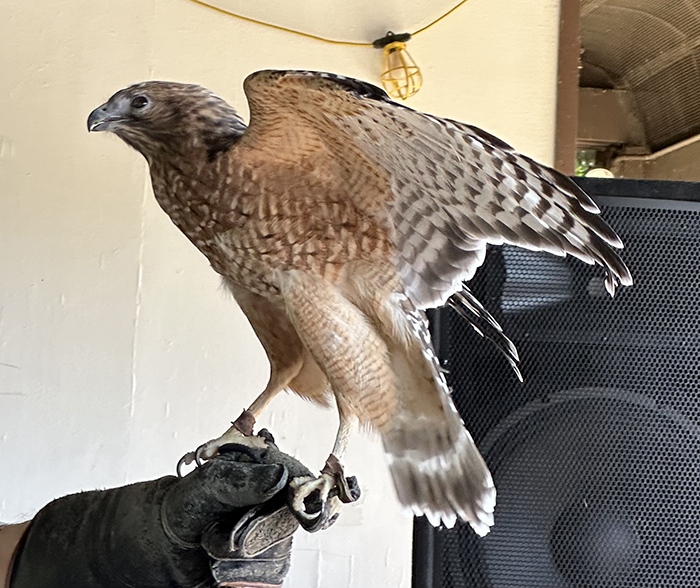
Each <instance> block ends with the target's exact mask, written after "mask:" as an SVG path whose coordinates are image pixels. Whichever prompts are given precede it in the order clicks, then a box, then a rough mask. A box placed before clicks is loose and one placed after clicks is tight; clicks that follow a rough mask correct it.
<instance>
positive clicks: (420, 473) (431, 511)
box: [382, 419, 496, 536]
mask: <svg viewBox="0 0 700 588" xmlns="http://www.w3.org/2000/svg"><path fill="white" fill-rule="evenodd" d="M457 424H458V425H459V427H458V428H455V427H450V426H446V425H447V423H444V422H442V423H436V422H430V421H429V420H428V419H424V420H421V419H417V420H415V421H413V422H405V423H403V424H402V426H399V427H394V428H393V429H392V430H390V431H387V432H386V433H384V434H383V435H382V439H383V442H384V449H385V451H386V453H387V455H388V461H389V470H390V472H391V476H392V478H393V481H394V487H395V488H396V493H397V496H398V498H399V501H400V502H401V503H402V504H403V505H404V506H406V507H407V508H410V509H411V511H412V512H413V514H414V515H416V516H421V515H425V516H426V518H427V519H428V521H429V522H430V523H431V524H432V525H434V526H438V525H439V524H440V523H441V522H442V523H443V524H444V525H445V526H446V527H448V528H451V527H452V526H454V524H455V522H456V521H457V520H462V521H464V522H467V523H469V524H470V525H471V527H472V529H474V531H475V532H476V533H477V534H478V535H479V536H484V535H486V534H487V533H488V532H489V529H490V527H491V526H492V525H493V511H494V507H495V505H496V489H495V488H494V485H493V480H492V479H491V474H490V473H489V470H488V468H487V467H486V464H485V462H484V460H483V458H482V457H481V454H480V453H479V450H478V449H477V447H476V445H475V444H474V441H473V440H472V438H471V436H470V435H469V433H468V432H467V431H466V429H464V427H463V426H462V425H461V423H457Z"/></svg>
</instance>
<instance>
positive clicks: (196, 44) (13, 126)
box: [0, 0, 558, 588]
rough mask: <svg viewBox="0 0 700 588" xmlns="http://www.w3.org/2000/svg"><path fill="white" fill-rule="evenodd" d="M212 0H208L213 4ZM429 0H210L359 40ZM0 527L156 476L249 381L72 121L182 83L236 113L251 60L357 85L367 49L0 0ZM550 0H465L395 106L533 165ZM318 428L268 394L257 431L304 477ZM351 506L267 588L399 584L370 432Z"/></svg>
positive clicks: (545, 99) (191, 10) (374, 55)
mask: <svg viewBox="0 0 700 588" xmlns="http://www.w3.org/2000/svg"><path fill="white" fill-rule="evenodd" d="M224 1H225V0H222V2H224ZM451 4H452V2H451V1H447V0H443V1H441V2H430V1H429V0H423V1H420V2H418V1H414V2H410V3H409V2H400V1H399V0H385V1H383V2H377V1H376V0H353V1H343V2H327V1H324V0H313V2H311V1H309V2H303V3H302V2H289V0H275V1H267V2H255V3H254V2H244V1H243V0H239V1H237V2H236V1H234V0H228V1H227V3H226V4H224V5H225V6H228V7H230V8H232V9H235V10H240V11H245V12H246V13H247V14H249V15H251V16H255V17H258V18H262V19H267V20H269V21H274V22H278V23H284V24H287V25H290V26H294V27H299V28H303V29H304V30H307V31H309V32H314V33H317V34H323V35H329V36H335V37H343V38H351V39H357V40H372V39H373V38H376V37H378V36H381V35H383V33H384V32H385V31H386V30H387V29H392V30H394V31H395V32H397V31H403V30H407V29H408V30H412V29H415V28H417V27H419V26H422V24H424V23H425V22H426V21H428V20H430V19H431V18H434V17H435V16H437V15H438V14H440V12H441V11H444V10H446V9H447V8H448V7H449V6H450V5H451ZM0 8H1V9H2V13H3V24H2V25H1V27H2V28H0V79H2V90H1V91H0V472H1V473H0V520H5V521H15V520H21V519H23V518H27V517H30V516H32V514H33V513H35V512H36V511H37V510H38V509H39V508H40V507H41V506H42V505H43V504H44V503H46V502H47V501H49V500H51V499H52V498H54V497H56V496H59V495H62V494H64V493H68V492H74V491H77V490H81V489H88V488H96V487H109V486H115V485H120V484H124V483H126V482H131V481H136V480H142V479H148V478H153V477H157V476H161V475H164V474H169V473H172V472H173V470H174V466H175V463H176V461H177V459H178V457H179V456H180V455H181V454H183V453H184V452H186V451H188V450H190V449H192V448H193V447H195V446H196V445H197V444H198V443H199V442H201V441H203V440H206V439H209V438H211V437H212V436H215V435H217V434H219V433H220V432H222V431H223V429H224V428H226V426H227V424H228V421H229V420H231V419H233V418H235V417H236V416H237V415H238V413H239V411H240V410H241V409H242V408H243V407H244V406H245V405H247V404H248V403H249V402H250V401H251V400H252V399H253V398H254V397H255V396H256V395H257V393H258V392H259V391H260V390H261V389H262V387H263V386H264V384H265V382H266V379H267V370H268V368H267V363H266V360H265V357H264V354H263V352H262V350H261V348H260V347H259V344H258V343H257V341H256V339H255V337H254V335H253V333H252V331H251V330H250V328H249V327H248V325H247V323H246V321H245V319H244V317H243V316H242V314H241V313H240V311H239V310H238V308H237V307H236V305H235V304H234V303H233V302H232V301H231V300H229V299H228V297H227V296H226V295H225V294H224V293H223V292H222V291H221V289H220V288H219V284H218V279H217V277H216V275H215V274H214V272H213V271H211V270H210V269H209V268H208V266H207V264H206V261H205V260H204V258H203V257H202V256H201V255H200V254H199V253H198V252H197V251H196V250H195V249H194V248H193V247H192V246H191V245H190V244H189V243H188V242H187V241H186V240H185V238H184V237H183V236H182V235H181V234H179V232H178V231H177V230H176V229H175V228H174V227H173V226H172V225H171V223H170V221H169V220H168V219H167V218H166V217H165V215H164V214H163V213H162V212H161V211H160V209H158V207H157V205H156V204H155V202H154V200H153V197H152V194H151V191H150V186H149V185H148V180H147V174H146V167H145V164H144V162H143V161H142V159H141V158H140V156H139V155H138V154H136V153H135V152H133V151H130V150H129V149H128V148H127V147H126V146H125V145H124V144H122V143H121V141H119V140H118V139H117V138H116V137H113V136H106V135H104V134H102V135H88V133H87V132H86V128H85V122H86V117H87V114H88V113H89V112H90V110H91V109H92V108H94V107H95V106H97V105H99V104H100V103H101V102H103V101H104V100H106V99H107V98H108V97H109V96H110V95H111V94H112V93H113V92H114V91H116V90H117V89H119V88H121V87H123V86H125V85H128V84H130V83H133V82H136V81H139V80H143V79H148V78H158V79H172V80H180V81H191V82H197V83H201V84H203V85H206V86H208V87H210V88H212V89H214V90H215V91H216V92H217V93H219V94H220V95H222V96H224V97H226V98H227V99H229V100H230V101H231V102H232V103H233V104H235V105H237V106H238V107H239V108H240V109H241V110H242V111H243V112H245V98H244V96H243V92H242V89H241V82H242V80H243V78H244V77H245V75H246V74H248V73H249V72H251V71H254V70H256V69H260V68H269V67H277V68H303V69H323V70H329V71H335V72H338V73H343V74H347V75H352V76H356V77H360V78H364V79H366V80H369V81H374V82H376V81H377V76H378V66H379V61H380V53H379V52H378V51H376V50H372V49H361V48H360V49H358V48H349V47H335V46H330V45H325V44H319V43H318V42H315V41H311V40H307V39H301V38H298V37H293V36H289V35H287V34H284V33H279V32H276V31H271V30H268V29H263V28H260V27H258V26H255V25H252V24H247V23H243V22H240V21H236V20H233V19H230V18H226V17H223V16H221V15H219V14H216V13H214V12H212V11H207V10H205V9H203V8H201V7H199V6H196V5H194V4H191V3H189V2H187V1H186V0H120V1H119V2H106V1H99V0H54V2H50V3H49V2H27V1H26V0H0ZM557 26H558V2H557V0H518V2H513V1H512V0H471V2H469V3H468V4H467V5H465V6H464V7H462V8H461V9H460V10H459V11H457V12H456V13H454V14H453V15H452V16H451V17H450V18H448V19H447V20H445V21H443V22H442V23H440V24H439V25H438V26H437V27H436V28H434V29H432V30H430V31H427V32H425V33H424V34H423V35H421V36H418V37H416V38H415V39H414V40H413V41H412V42H411V44H410V50H411V52H412V54H413V57H414V58H415V59H416V61H418V62H419V64H420V65H421V66H422V68H423V73H424V79H425V86H424V88H423V90H421V92H420V93H419V94H418V95H417V96H416V97H415V98H413V99H412V100H411V101H410V105H412V106H414V107H416V108H419V109H423V110H428V111H431V112H434V113H436V114H441V115H446V116H450V117H452V118H457V119H461V120H464V121H467V122H471V123H475V124H478V125H480V126H482V127H484V128H486V129H487V130H489V131H491V132H493V133H495V134H497V135H499V136H501V137H502V138H504V139H505V140H507V141H509V142H511V143H512V144H514V145H515V146H516V147H517V148H519V149H520V150H522V151H525V152H526V153H528V154H530V155H532V156H534V157H536V158H538V159H540V160H542V161H545V162H550V161H551V159H552V153H553V125H554V104H555V89H556V71H555V70H556V39H557ZM336 423H337V419H336V417H335V415H334V414H333V413H332V412H324V411H321V410H317V409H314V408H312V407H310V406H308V405H306V404H305V403H303V402H302V401H300V400H297V399H294V398H289V397H285V398H280V399H278V400H277V401H275V403H274V404H273V406H272V409H271V410H270V411H269V413H268V414H267V415H266V417H265V418H264V419H263V423H262V424H263V425H267V426H269V427H270V428H271V429H272V430H273V432H274V433H275V434H276V436H277V438H278V441H279V443H280V445H281V447H282V448H283V449H286V450H287V451H289V452H292V453H294V454H295V455H297V456H298V457H300V458H301V459H303V460H304V461H305V462H306V463H307V464H309V465H310V466H311V467H312V468H317V467H320V466H321V465H322V463H323V461H324V459H325V457H326V455H327V453H328V451H329V449H330V447H331V444H332V440H333V436H334V430H335V427H336ZM346 465H347V470H348V472H349V473H352V474H357V475H358V477H359V479H360V482H361V484H362V488H363V490H364V497H363V499H362V501H361V504H359V505H356V506H352V507H348V508H346V510H345V512H344V513H343V515H342V517H341V519H340V521H339V522H338V524H337V525H335V527H333V528H332V529H331V530H329V531H328V532H325V533H323V534H317V535H312V536H309V535H302V534H300V535H299V536H298V539H297V541H296V550H295V553H294V560H293V565H292V571H291V574H290V577H289V579H288V582H287V586H289V587H295V586H298V587H301V586H304V587H314V586H323V587H331V586H332V587H333V588H337V587H344V586H358V587H359V586H389V587H398V586H401V587H405V586H409V585H410V542H411V521H410V520H409V519H408V518H404V517H403V515H402V514H401V513H400V512H399V508H398V506H397V504H396V502H395V499H394V497H393V492H392V490H391V486H390V481H389V478H388V475H387V472H386V469H385V466H384V463H383V461H382V456H381V453H380V451H379V447H378V445H377V443H376V442H375V440H373V439H369V438H365V437H362V436H361V435H359V434H358V435H356V437H354V438H353V440H352V445H351V448H350V452H349V455H348V457H347V459H346Z"/></svg>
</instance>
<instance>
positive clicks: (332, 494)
mask: <svg viewBox="0 0 700 588" xmlns="http://www.w3.org/2000/svg"><path fill="white" fill-rule="evenodd" d="M352 424H353V419H352V418H348V417H346V416H345V415H343V413H342V412H341V413H340V425H339V426H338V434H337V435H336V438H335V444H334V445H333V451H332V453H331V454H330V455H329V456H328V459H327V460H326V465H325V466H323V469H322V470H321V475H320V476H319V477H318V478H311V477H308V478H296V479H294V480H292V482H291V483H290V487H291V489H292V492H293V494H292V504H291V506H292V509H293V510H294V512H295V513H296V515H297V517H298V518H300V519H301V522H302V524H304V522H306V523H307V524H305V525H304V526H305V527H307V529H308V530H314V531H315V530H316V527H314V526H313V524H312V523H313V522H314V521H316V520H318V521H319V522H320V523H321V524H322V527H321V528H323V527H325V526H328V525H329V524H330V523H331V522H332V521H333V520H334V519H335V517H337V515H338V513H339V510H340V503H341V502H354V501H355V500H357V499H358V498H359V497H360V490H359V488H358V487H357V484H356V482H355V481H354V478H351V479H346V478H345V472H344V471H343V466H342V465H341V464H340V459H341V458H342V456H343V455H344V454H345V450H346V448H347V444H348V437H349V435H350V431H351V430H352ZM308 525H310V527H309V526H308Z"/></svg>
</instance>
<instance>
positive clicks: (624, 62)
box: [564, 0, 700, 151]
mask: <svg viewBox="0 0 700 588" xmlns="http://www.w3.org/2000/svg"><path fill="white" fill-rule="evenodd" d="M564 1H566V0H564ZM581 44H582V50H583V53H582V66H583V67H582V71H581V82H580V85H581V86H583V87H597V88H620V89H626V90H629V91H630V92H631V93H632V95H633V96H634V101H635V103H636V108H637V111H638V112H637V113H638V115H639V117H640V118H641V119H642V121H643V123H644V127H645V132H646V136H647V140H648V143H649V147H650V148H651V150H652V151H655V150H658V149H661V148H663V147H666V146H668V145H671V144H673V143H676V142H678V141H681V140H683V139H686V138H688V137H690V136H692V135H695V134H698V133H700V0H582V2H581Z"/></svg>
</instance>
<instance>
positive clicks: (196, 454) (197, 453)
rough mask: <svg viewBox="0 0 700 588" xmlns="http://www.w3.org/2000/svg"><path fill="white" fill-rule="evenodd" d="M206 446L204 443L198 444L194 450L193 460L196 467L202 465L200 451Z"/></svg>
mask: <svg viewBox="0 0 700 588" xmlns="http://www.w3.org/2000/svg"><path fill="white" fill-rule="evenodd" d="M206 448H207V446H206V445H200V446H199V447H197V451H195V452H194V461H195V463H196V464H197V467H198V468H201V467H202V465H203V464H202V452H203V451H204V450H205V449H206Z"/></svg>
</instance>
